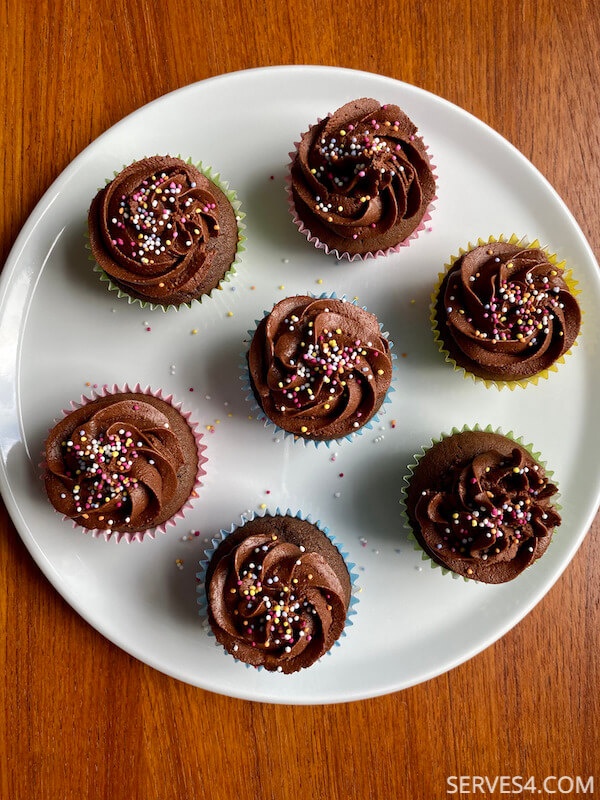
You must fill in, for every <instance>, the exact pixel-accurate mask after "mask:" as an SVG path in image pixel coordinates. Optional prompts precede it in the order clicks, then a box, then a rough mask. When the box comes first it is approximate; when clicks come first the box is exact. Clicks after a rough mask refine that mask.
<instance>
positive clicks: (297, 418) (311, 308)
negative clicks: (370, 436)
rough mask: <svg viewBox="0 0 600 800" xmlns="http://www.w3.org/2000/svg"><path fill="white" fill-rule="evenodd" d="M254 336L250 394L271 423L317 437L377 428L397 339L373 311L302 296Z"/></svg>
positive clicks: (270, 316)
mask: <svg viewBox="0 0 600 800" xmlns="http://www.w3.org/2000/svg"><path fill="white" fill-rule="evenodd" d="M251 335H252V340H251V342H250V347H249V350H248V353H247V364H246V366H247V375H248V380H249V385H250V388H251V392H252V394H251V397H253V399H254V400H255V401H256V403H257V404H258V407H259V409H260V412H259V413H260V415H261V416H263V415H264V416H263V419H265V420H266V421H267V422H271V423H273V424H274V425H275V426H276V427H277V428H280V429H281V430H283V431H285V432H287V433H290V434H293V435H294V436H296V437H298V438H300V439H303V440H310V441H314V442H323V441H324V442H331V441H334V440H343V439H345V438H352V436H353V434H356V433H360V432H361V431H362V429H363V428H364V427H365V426H370V425H372V423H373V421H374V420H375V419H376V415H377V413H378V412H379V410H380V409H381V407H382V405H383V403H384V402H385V400H386V399H387V394H388V391H390V384H391V380H392V355H391V344H390V342H389V340H388V338H387V336H386V335H385V334H384V333H382V331H381V326H380V324H379V322H378V320H377V318H376V317H375V316H374V315H373V314H370V313H369V312H368V311H366V310H365V309H363V308H360V307H359V306H357V305H355V304H354V303H351V302H348V301H346V300H344V299H340V298H336V297H319V298H315V297H311V296H309V295H296V296H293V297H288V298H285V299H284V300H281V301H280V302H278V303H277V304H276V305H275V306H274V307H273V309H272V310H271V312H269V313H266V314H265V317H264V318H263V319H262V320H261V321H260V322H259V323H257V328H256V330H255V331H254V333H253V334H251Z"/></svg>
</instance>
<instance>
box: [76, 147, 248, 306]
mask: <svg viewBox="0 0 600 800" xmlns="http://www.w3.org/2000/svg"><path fill="white" fill-rule="evenodd" d="M244 216H245V214H244V213H243V212H242V211H241V206H240V203H239V201H238V199H237V196H236V194H235V192H234V191H232V190H231V189H230V187H229V184H228V183H227V182H225V181H223V180H221V178H220V176H219V174H218V173H215V172H213V170H212V169H211V168H210V167H207V166H203V165H202V163H200V162H199V163H197V164H193V163H192V161H191V159H188V160H187V161H184V160H182V159H181V158H176V157H171V156H152V157H149V158H143V159H141V160H139V161H134V162H133V163H132V164H130V165H129V166H127V167H124V168H123V170H122V171H121V172H119V173H115V176H114V178H113V179H112V180H107V185H106V186H105V187H104V188H103V189H101V190H99V192H98V194H97V195H96V197H95V198H94V200H93V201H92V204H91V206H90V210H89V214H88V239H89V247H90V251H91V258H92V260H93V261H94V262H95V269H96V271H97V272H98V273H99V275H100V278H101V280H103V281H105V282H106V283H107V286H108V288H109V289H111V290H113V291H116V292H117V294H118V296H119V297H122V298H127V300H128V301H129V302H130V303H139V304H140V305H141V306H142V307H147V306H148V307H150V308H151V309H154V308H157V307H160V308H162V309H163V310H166V309H167V308H179V307H181V306H182V305H186V306H190V305H191V304H192V303H193V302H196V301H197V302H202V301H203V300H204V299H206V298H207V297H210V296H211V295H212V293H213V291H214V290H216V289H218V288H221V287H222V284H223V282H225V281H229V280H230V278H231V277H232V276H233V275H234V274H235V272H236V264H237V263H238V261H239V255H240V253H241V252H242V251H243V250H244V241H245V237H244V228H245V226H244V224H243V222H242V220H243V218H244Z"/></svg>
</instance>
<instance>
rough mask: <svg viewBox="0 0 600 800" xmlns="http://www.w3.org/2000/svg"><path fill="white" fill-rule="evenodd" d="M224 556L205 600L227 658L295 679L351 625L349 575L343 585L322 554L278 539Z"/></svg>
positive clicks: (251, 541)
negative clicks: (348, 619)
mask: <svg viewBox="0 0 600 800" xmlns="http://www.w3.org/2000/svg"><path fill="white" fill-rule="evenodd" d="M258 527H259V528H260V523H259V525H258ZM323 535H324V534H323ZM225 542H227V540H225ZM223 549H224V551H225V552H224V553H223V554H222V553H221V550H220V549H218V550H217V551H216V553H215V555H214V556H213V559H214V561H213V562H211V578H210V584H209V588H208V593H207V597H208V603H209V605H208V607H209V615H210V616H209V618H210V621H211V625H212V628H213V631H214V632H215V635H216V637H217V640H218V641H219V642H220V643H221V644H222V645H223V646H224V647H225V648H226V649H227V650H228V651H229V652H230V653H232V654H233V655H234V656H236V657H237V658H238V659H240V660H242V661H245V662H247V663H250V664H253V665H254V666H263V667H265V669H267V670H271V671H274V670H277V671H279V672H285V673H290V672H295V671H297V670H299V669H301V668H303V667H308V666H310V665H311V664H313V663H314V662H315V661H316V660H317V659H318V658H320V657H321V656H322V655H323V654H324V653H325V652H327V650H329V649H330V648H331V647H332V645H333V644H334V642H335V641H336V639H338V638H339V636H340V635H341V633H342V631H343V628H344V625H345V622H346V612H347V609H348V603H349V591H348V585H347V584H348V579H347V576H346V580H345V584H346V585H345V584H344V583H342V581H341V580H340V578H339V577H338V575H337V574H336V571H335V570H334V568H333V567H332V566H331V565H330V564H329V563H328V561H327V560H326V559H325V558H324V557H323V555H321V554H319V553H316V552H311V551H310V550H309V549H308V548H305V547H304V546H301V545H298V544H297V543H293V542H290V541H286V540H285V539H282V538H280V536H279V535H278V534H277V533H272V532H264V533H263V532H257V533H253V534H250V535H248V536H247V537H245V538H242V539H241V541H238V542H237V543H236V545H235V547H233V548H230V547H228V546H227V545H226V546H225V547H224V548H223ZM344 571H346V570H345V567H344Z"/></svg>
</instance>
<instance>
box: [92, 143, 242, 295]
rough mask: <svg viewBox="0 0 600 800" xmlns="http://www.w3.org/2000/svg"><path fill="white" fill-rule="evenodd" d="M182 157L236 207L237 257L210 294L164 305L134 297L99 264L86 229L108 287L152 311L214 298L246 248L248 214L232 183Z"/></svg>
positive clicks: (207, 167) (205, 167)
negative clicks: (245, 232) (246, 220)
mask: <svg viewBox="0 0 600 800" xmlns="http://www.w3.org/2000/svg"><path fill="white" fill-rule="evenodd" d="M142 158H146V156H140V158H139V159H135V161H138V160H141V159H142ZM177 158H181V156H177ZM182 160H185V162H186V163H187V164H193V166H194V167H196V169H197V170H198V171H199V172H201V173H202V174H203V175H204V176H205V177H206V178H208V180H209V181H211V183H214V184H215V186H217V187H218V188H219V189H220V190H221V191H222V192H223V194H224V195H225V196H226V197H227V199H228V200H229V202H230V203H231V205H232V207H233V210H234V212H235V217H236V221H237V229H238V245H237V249H236V254H235V258H234V260H233V262H232V263H231V266H230V267H229V269H228V270H227V271H226V272H225V273H224V274H223V277H222V278H221V280H220V281H219V283H218V285H217V286H215V287H214V288H213V289H211V291H210V292H208V293H207V294H202V295H200V296H199V297H196V298H194V299H193V300H190V301H189V302H187V303H181V304H179V305H174V304H172V303H169V304H167V305H162V304H161V303H152V302H150V301H148V300H141V299H140V298H138V297H133V296H132V295H130V294H128V293H127V292H126V291H125V290H124V289H122V288H121V287H120V286H118V285H117V284H116V283H115V282H114V281H113V280H112V278H111V277H110V276H109V275H108V274H107V273H106V272H105V271H104V270H103V269H102V267H101V266H100V265H99V264H98V262H97V261H96V259H95V258H94V255H93V253H92V251H91V247H90V244H89V234H88V231H87V228H86V231H85V238H86V249H87V250H88V259H89V260H90V261H91V262H92V263H93V270H94V272H96V273H97V274H98V277H99V278H100V280H101V281H102V282H103V283H104V284H105V287H106V288H107V289H108V290H109V291H111V292H115V293H116V295H117V297H118V298H119V299H120V300H126V301H127V302H128V303H129V304H130V305H135V304H137V305H139V306H140V307H141V308H143V309H149V310H150V311H154V310H155V309H157V308H158V309H161V310H162V311H171V310H174V311H178V310H179V309H181V308H184V307H186V308H192V307H193V306H194V305H195V304H196V303H202V302H204V301H205V300H206V299H213V297H214V294H215V292H218V291H222V290H223V288H224V287H223V285H224V284H225V283H229V281H230V280H231V279H232V278H233V277H234V276H235V275H236V273H237V266H238V265H239V263H240V257H241V254H242V253H243V252H244V251H245V249H246V248H245V241H246V236H245V234H244V231H245V229H246V225H245V224H244V222H243V221H242V220H243V219H244V218H245V216H246V214H245V213H244V212H243V211H242V206H241V203H240V201H239V200H238V198H237V194H236V192H235V191H234V190H233V189H232V188H231V187H230V186H229V182H228V181H225V180H223V179H222V178H221V176H220V174H219V173H218V172H214V170H213V168H212V167H210V166H205V165H204V164H203V163H202V162H201V161H192V159H191V158H187V159H182ZM135 161H134V162H131V163H135ZM127 166H130V165H128V164H124V165H123V167H122V169H126V168H127ZM119 174H120V173H119V171H115V172H114V173H113V178H116V177H117V175H119ZM113 178H106V180H105V185H108V184H109V183H110V182H111V181H112V180H113ZM98 191H100V189H98Z"/></svg>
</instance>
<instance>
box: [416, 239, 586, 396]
mask: <svg viewBox="0 0 600 800" xmlns="http://www.w3.org/2000/svg"><path fill="white" fill-rule="evenodd" d="M498 242H502V243H506V244H514V245H517V246H519V247H523V248H531V249H539V250H542V251H543V252H544V254H545V255H546V257H547V259H548V261H549V262H550V263H551V264H552V265H553V266H554V267H556V268H557V269H560V270H562V272H563V275H562V277H563V279H564V281H565V283H566V284H567V286H568V287H569V291H570V292H571V294H572V295H573V296H574V297H577V295H579V294H581V290H580V289H579V288H578V282H577V281H576V279H575V278H574V277H573V272H572V270H571V269H567V268H566V266H565V265H566V261H565V260H564V259H563V260H559V258H558V256H557V255H556V253H552V252H550V250H549V249H548V248H547V247H544V246H543V245H542V244H540V241H539V239H534V240H533V241H531V240H530V239H529V238H528V237H527V236H521V237H519V236H517V235H516V234H515V233H512V234H510V236H505V235H504V234H500V236H498V237H495V236H489V237H488V238H487V239H482V238H480V237H479V238H478V239H477V242H476V243H475V244H472V243H471V242H469V243H468V244H467V246H466V248H462V247H461V248H459V251H458V254H457V255H452V256H450V261H449V262H448V263H446V264H444V271H443V272H440V273H438V278H437V283H436V285H435V287H434V289H433V292H432V293H431V298H430V299H431V305H430V314H429V321H430V322H431V330H432V332H433V338H434V341H435V343H436V344H437V346H438V349H439V351H440V353H441V354H442V355H443V356H444V358H445V360H446V361H447V362H448V363H449V364H451V365H452V366H453V367H454V370H455V371H456V372H462V373H463V377H464V378H470V379H471V380H473V381H474V382H475V383H481V384H483V385H484V386H485V387H486V388H487V389H489V388H491V387H495V388H496V389H498V390H501V389H504V388H507V389H510V390H511V391H514V390H515V389H516V388H517V387H520V388H522V389H524V388H525V387H526V386H528V385H529V384H533V385H535V386H537V384H538V383H539V382H540V381H542V380H546V379H547V378H548V377H549V375H550V373H554V372H557V371H558V369H559V367H560V365H561V364H564V362H565V359H566V358H567V356H569V355H570V354H571V353H572V351H573V348H574V347H576V346H577V344H578V343H579V342H578V339H579V335H580V334H581V328H580V331H579V334H578V337H577V339H575V341H574V342H573V344H572V345H571V347H570V348H569V350H567V351H566V352H565V353H563V354H562V355H561V356H560V357H559V358H558V359H557V360H556V361H555V362H554V363H553V364H551V365H550V366H549V367H547V368H546V369H544V370H542V371H541V372H537V373H536V374H535V375H531V376H529V377H527V378H522V379H521V380H501V379H492V378H484V377H482V376H480V375H476V374H475V373H474V372H471V371H470V370H469V369H468V368H467V367H463V366H461V365H460V364H458V363H457V362H456V361H455V359H453V358H452V356H451V355H450V353H449V352H448V350H447V349H446V346H445V344H444V341H443V339H442V335H441V333H440V330H439V328H438V321H437V316H436V305H437V299H438V294H439V291H440V288H441V286H442V282H443V280H444V278H445V277H446V275H447V274H448V272H449V270H450V269H451V268H452V267H453V266H454V264H455V263H456V261H458V259H459V258H461V257H462V256H463V255H465V253H468V252H469V251H470V250H474V249H475V248H476V247H481V246H484V245H486V244H496V243H498ZM582 316H583V310H582Z"/></svg>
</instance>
